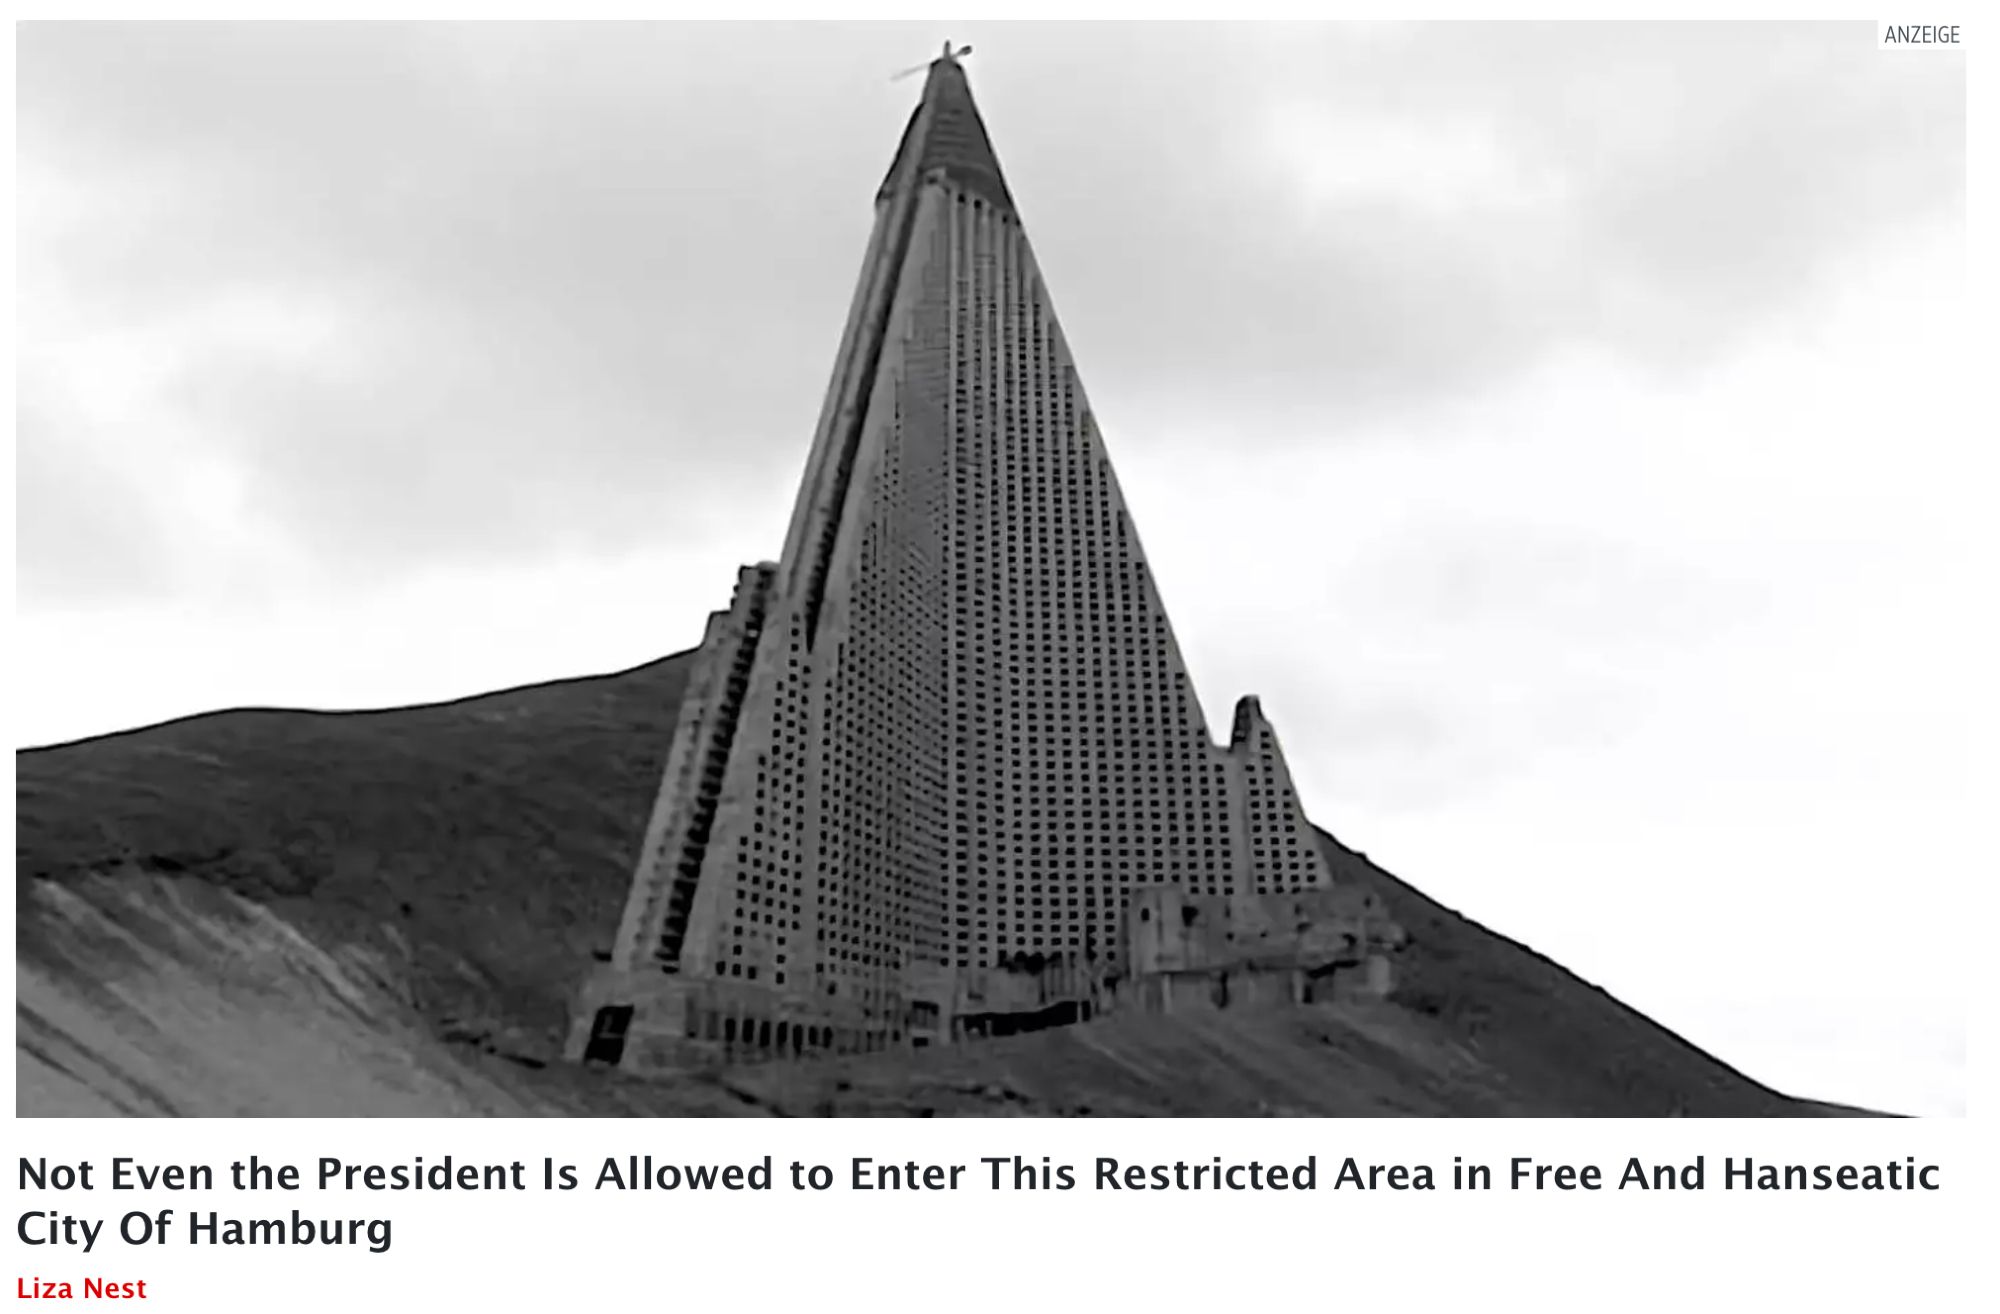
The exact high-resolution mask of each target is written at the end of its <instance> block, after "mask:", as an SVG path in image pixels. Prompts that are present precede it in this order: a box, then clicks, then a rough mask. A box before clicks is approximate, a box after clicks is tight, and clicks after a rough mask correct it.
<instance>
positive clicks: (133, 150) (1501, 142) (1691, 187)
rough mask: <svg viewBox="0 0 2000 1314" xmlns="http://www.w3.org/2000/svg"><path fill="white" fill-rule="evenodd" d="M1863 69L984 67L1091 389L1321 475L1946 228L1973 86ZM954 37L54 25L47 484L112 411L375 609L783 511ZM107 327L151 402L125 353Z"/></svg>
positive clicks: (106, 576)
mask: <svg viewBox="0 0 2000 1314" xmlns="http://www.w3.org/2000/svg"><path fill="white" fill-rule="evenodd" d="M1866 32H1867V27H1866V25H1865V24H1854V25H1826V26H1818V27H1761V26H1760V27H1746V26H1743V25H1721V26H1716V27H1683V26H1679V25H1673V26H1667V27H1661V28H1644V27H1631V26H1618V27H1603V28H1598V27H1590V26H1583V25H1578V26H1569V27H1556V28H1549V27H1516V26H1512V25H1507V26H1501V27H1490V28H1489V27H1482V26H1436V25H1424V26H1420V27H1410V28H1404V27H1396V26H1361V27H1280V28H1276V29H1271V30H1268V31H1267V30H1262V29H1243V28H1233V27H1219V28H1206V29H1193V30H1187V29H1180V28H1177V27H1173V26H1162V27H1140V28H1131V27H1127V26H1119V25H1114V26H1100V25H1082V26H1077V27H1073V26H1070V25H1064V26H1063V27H1062V28H1061V29H1059V30H1057V29H1037V28H1033V27H1011V26H1008V27H1000V28H995V29H990V30H987V31H981V32H974V33H973V34H972V36H971V39H972V40H973V41H974V44H975V45H976V46H977V47H978V48H979V52H980V53H979V55H978V56H977V58H978V59H979V60H983V61H984V62H983V63H977V64H976V65H975V77H976V79H977V80H978V83H979V90H980V94H981V96H982V100H983V102H984V105H985V108H986V112H987V117H988V119H989V121H990V122H991V124H992V125H993V129H994V132H995V135H996V137H997V139H998V145H999V148H1000V151H1001V154H1002V157H1003V160H1005V161H1006V163H1007V164H1008V167H1009V169H1010V173H1011V174H1012V175H1013V179H1014V183H1015V190H1016V191H1017V193H1019V194H1020V195H1021V196H1022V197H1023V203H1024V206H1025V208H1026V210H1027V215H1028V219H1029V223H1030V227H1031V231H1032V232H1033V233H1034V234H1035V235H1036V241H1037V244H1038V250H1039V251H1040V253H1041V255H1042V257H1043V263H1044V265H1045V267H1047V268H1048V269H1049V270H1050V272H1051V281H1052V284H1053V286H1054V288H1055V290H1056V292H1057V294H1058V296H1059V297H1061V298H1063V300H1062V302H1061V304H1062V305H1063V306H1064V307H1065V308H1066V315H1067V316H1068V323H1069V328H1070V330H1071V336H1072V339H1073V340H1076V341H1078V342H1079V343H1080V347H1081V352H1082V358H1083V362H1084V367H1085V375H1086V378H1087V379H1089V380H1092V386H1093V388H1094V390H1095V392H1096V396H1097V399H1098V400H1099V401H1100V403H1103V402H1105V401H1106V399H1110V405H1111V409H1112V410H1113V411H1114V412H1116V413H1117V415H1116V416H1114V418H1121V417H1122V418H1124V419H1126V420H1128V421H1129V426H1130V429H1131V431H1132V433H1133V435H1134V437H1133V439H1132V441H1134V442H1140V441H1145V434H1146V433H1147V431H1148V429H1149V427H1150V426H1149V423H1148V422H1149V420H1151V419H1152V418H1153V417H1156V416H1158V415H1160V414H1162V413H1163V412H1167V411H1170V410H1175V409H1185V408H1189V407H1192V408H1196V409H1198V410H1203V411H1207V412H1210V413H1217V412H1221V411H1223V410H1227V411H1228V412H1229V413H1231V414H1232V415H1234V416H1235V417H1237V419H1238V421H1239V422H1240V423H1244V424H1252V425H1255V426H1256V427H1257V428H1258V429H1260V430H1261V431H1263V432H1266V433H1267V434H1268V435H1269V436H1270V437H1271V438H1272V439H1273V440H1276V439H1278V438H1281V437H1284V436H1286V435H1292V436H1299V435H1305V436H1323V435H1325V434H1328V433H1338V432H1340V431H1341V429H1342V427H1343V426H1345V425H1347V424H1349V423H1351V422H1352V421H1353V420H1354V419H1355V418H1356V416H1357V415H1363V414H1366V415H1379V414H1382V413H1385V412H1386V413H1392V414H1399V413H1409V414H1416V413H1420V412H1422V411H1424V410H1425V409H1426V408H1428V407H1430V406H1433V405H1434V404H1436V403H1437V402H1438V400H1439V399H1445V398H1457V399H1463V398H1466V397H1468V396H1476V395H1477V394H1478V393H1479V392H1480V391H1481V390H1482V389H1485V388H1489V387H1494V386H1498V385H1499V384H1501V383H1502V382H1504V381H1505V380H1507V379H1508V378H1510V377H1513V376H1515V375H1517V374H1518V373H1520V372H1521V371H1524V370H1528V369H1531V368H1533V367H1534V366H1535V364H1536V363H1537V362H1538V361H1541V360H1544V359H1546V358H1547V357H1548V356H1549V355H1550V353H1552V352H1555V351H1557V350H1559V349H1561V348H1563V347H1564V346H1566V345H1571V344H1575V343H1577V342H1589V343H1593V344H1597V345H1600V346H1603V347H1605V348H1608V349H1610V350H1614V351H1617V352H1620V353H1622V354H1625V355H1627V356H1630V357H1632V358H1634V359H1637V360H1641V361H1652V362H1657V363H1662V364H1668V365H1680V364H1685V363H1686V362H1688V361H1690V360H1699V359H1701V358H1703V357H1705V356H1707V355H1711V354H1713V353H1715V352H1718V351H1722V350H1724V349H1725V348H1726V344H1727V342H1728V341H1729V339H1730V338H1731V337H1732V335H1738V334H1741V333H1744V332H1747V331H1749V330H1750V328H1751V326H1753V325H1754V324H1755V323H1756V322H1757V321H1758V320H1759V318H1760V317H1762V316H1768V315H1773V314H1779V313H1782V312H1783V311H1785V310H1786V309H1787V308H1788V307H1791V306H1794V305H1796V304H1797V303H1798V302H1799V300H1800V299H1801V298H1802V297H1805V296H1807V295H1809V294H1810V293H1811V292H1812V290H1813V289H1814V288H1815V287H1816V286H1818V285H1819V283H1820V282H1821V281H1823V279H1824V276H1825V274H1826V271H1827V270H1828V269H1829V268H1831V267H1835V266H1837V264H1838V261H1839V259H1840V257H1841V253H1842V252H1843V250H1844V249H1846V247H1847V245H1848V244H1850V243H1851V242H1852V241H1854V240H1855V239H1856V237H1857V235H1859V234H1864V233H1873V232H1875V231H1877V230H1879V229H1880V228H1881V227H1882V226H1884V225H1893V224H1894V223H1896V222H1899V221H1900V219H1901V218H1902V217H1904V216H1906V215H1908V214H1912V213H1918V212H1922V211H1925V210H1927V209H1930V208H1935V207H1939V206H1946V205H1949V204H1951V203H1952V202H1954V201H1955V199H1956V196H1957V190H1956V189H1957V188H1958V186H1959V175H1958V171H1957V168H1956V161H1957V160H1958V159H1960V158H1961V157H1962V153H1963V144H1964V143H1963V128H1962V113H1961V111H1962V101H1963V83H1962V77H1959V78H1954V77H1939V76H1937V73H1936V70H1935V67H1929V68H1924V69H1918V68H1916V66H1915V65H1916V61H1894V60H1883V59H1881V58H1880V57H1879V56H1877V55H1875V54H1874V52H1873V51H1872V49H1871V48H1870V46H1869V42H1868V40H1867V39H1866V35H1865V34H1866ZM1857 34H1859V35H1857ZM932 44H933V42H932V39H931V37H930V34H929V31H928V29H924V28H900V27H898V28H890V27H867V26H862V27H795V26H788V25H780V26H776V27H769V26H765V25H760V26H758V27H756V28H754V29H749V28H736V27H731V26H728V25H723V26H720V27H705V26H696V25H687V26H680V25H638V26H633V25H597V24H590V25H578V26H574V27H565V26H560V25H558V26H518V25H492V26H487V25H463V26H454V25H435V26H427V27H421V28H412V27H405V26H378V25H367V24H363V25H354V26H351V27H350V26H341V27H338V28H333V27H327V26H324V25H306V26H287V25H276V24H273V25H202V26H200V27H191V28H174V27H165V26H152V25H144V24H134V25H108V26H99V25H93V26H69V25H39V26H31V27H30V28H28V29H26V30H25V31H24V33H23V38H22V41H21V58H20V74H21V76H20V91H19V107H20V125H21V127H20V139H21V152H22V168H21V177H22V184H21V191H22V237H21V249H22V253H23V268H24V271H25V272H24V277H23V305H22V311H21V328H22V336H23V339H24V341H27V342H30V343H34V342H37V341H41V340H44V339H46V338H47V337H48V336H49V335H50V334H51V332H52V325H55V324H58V323H71V324H75V325H79V326H81V330H82V331H81V332H80V333H79V334H78V336H77V349H76V350H75V351H73V352H72V353H70V355H69V357H68V359H67V362H66V368H63V369H53V368H49V366H50V362H49V360H48V359H47V358H46V357H44V356H42V355H39V354H36V353H33V352H30V353H29V354H27V355H26V356H24V359H23V362H22V367H23V370H24V380H25V384H26V386H27V387H28V388H29V389H30V390H32V391H34V392H35V393H36V394H37V395H39V396H40V397H41V398H42V401H41V403H40V405H41V408H42V409H41V411H40V412H39V414H38V416H37V422H36V423H35V424H33V425H32V426H28V427H27V428H26V431H25V432H24V434H23V437H22V442H23V444H24V447H28V448H33V449H35V450H33V451H31V452H29V454H28V458H27V459H29V460H30V461H31V462H33V463H34V464H35V468H36V470H37V471H38V474H37V478H38V480H39V481H40V487H42V488H43V489H44V491H45V492H47V494H48V495H49V496H50V497H51V499H52V502H54V501H60V500H61V499H62V498H64V497H65V496H67V497H71V498H73V499H85V498H88V497H90V496H92V495H93V493H92V492H91V490H92V489H94V488H97V487H99V486H100V485H99V483H98V481H97V479H96V476H95V475H94V474H93V473H92V471H93V464H92V463H93V460H94V459H95V458H93V457H91V456H90V455H89V451H90V440H89V438H88V435H87V433H86V432H85V430H86V427H87V426H86V424H85V423H84V420H83V418H82V416H81V415H79V413H78V412H79V411H81V410H83V409H85V406H86V402H87V399H88V396H89V394H91V393H92V392H95V391H97V390H99V389H102V388H106V387H109V388H113V389H118V388H123V389H127V390H138V391H139V392H140V393H141V394H142V395H141V396H140V398H139V401H140V402H141V403H142V407H143V409H144V410H145V411H146V412H147V413H148V414H150V415H151V416H153V417H154V418H155V421H156V425H157V429H158V434H159V436H157V437H156V438H155V439H154V440H153V441H154V445H155V446H158V445H160V444H162V443H167V442H171V443H172V444H173V446H174V448H175V451H176V452H177V453H178V454H179V455H180V457H183V458H185V459H186V460H188V461H191V462H194V463H196V464H202V463H207V464H209V465H226V466H228V467H230V468H231V469H233V470H234V471H235V472H236V475H235V478H236V479H237V481H238V489H237V496H236V499H235V505H236V506H237V507H238V508H239V509H238V511H237V512H236V513H235V514H237V515H240V516H241V517H242V518H243V520H242V523H241V524H240V525H239V526H238V530H239V531H240V532H241V533H245V534H255V535H263V536H267V537H271V538H278V539H282V540H284V541H285V542H286V543H287V544H288V545H289V546H290V547H291V548H292V549H293V550H294V552H293V555H291V556H289V557H287V558H286V560H287V561H288V562H289V563H290V564H288V566H287V569H293V568H296V567H297V566H298V565H299V564H300V563H309V564H310V566H311V567H312V568H315V569H319V570H324V571H328V572H331V573H332V574H333V575H335V576H336V577H339V578H341V579H344V580H346V581H347V582H349V583H352V584H356V585H365V583H366V581H367V580H369V579H372V578H376V577H378V576H380V575H381V574H382V573H383V572H384V571H393V570H422V569H429V568H437V567H443V566H448V565H463V564H467V563H471V562H478V561H495V562H497V561H506V560H521V561H525V560H532V559H534V558H535V557H536V555H537V554H539V553H542V552H546V551H549V550H552V549H559V548H560V549H575V550H585V551H602V552H607V553H613V552H622V551H628V550H631V549H633V548H635V547H638V546H642V545H647V544H661V543H672V542H676V541H685V540H686V535H687V532H688V520H687V510H686V509H687V506H688V504H689V503H691V502H693V501H695V500H697V499H728V498H731V497H734V496H738V495H747V494H748V493H749V492H750V491H751V490H763V489H765V488H766V487H767V486H768V485H769V484H770V483H771V482H772V481H774V480H775V481H780V482H783V481H789V480H790V479H792V478H794V477H795V476H796V473H797V471H798V469H799V468H800V464H801V461H802V459H803V458H802V453H803V451H804V448H805V445H806V443H807V441H808V438H809V434H810V425H811V423H812V417H813V416H814V415H816V414H817V409H818V394H819V392H820V390H821V389H822V388H823V386H824V381H825V377H826V371H827V369H828V367H829V364H830V360H831V356H832V351H833V340H834V335H835V333H836V331H837V329H836V326H837V325H838V323H839V322H840V320H841V317H842V316H843V314H844V313H845V302H846V299H847V296H848V294H849V290H850V285H851V280H852V278H853V277H854V273H855V270H856V267H857V262H858V259H859V253H860V251H861V247H862V244H863V241H864V238H865V234H866V227H867V223H868V219H869V212H868V204H867V201H868V195H869V188H870V187H871V185H872V183H873V181H874V177H875V175H876V173H877V172H878V171H879V170H880V169H881V168H882V167H883V166H884V164H885V162H886V159H887V157H888V154H889V151H890V148H891V145H892V143H893V141H894V138H895V133H896V131H897V130H898V128H899V126H900V120H901V118H902V117H903V115H904V114H905V113H906V112H907V108H908V103H909V97H910V94H911V86H912V84H896V85H894V86H890V85H889V84H887V83H883V84H881V85H880V86H875V85H874V84H875V81H876V79H878V78H879V77H880V76H881V74H882V72H883V71H884V70H883V69H882V68H878V67H876V66H877V65H882V64H884V63H896V62H901V61H902V59H903V52H904V51H905V49H906V48H908V49H910V50H917V51H921V50H923V49H927V48H929V47H930V46H931V45H932ZM891 52H894V53H893V54H892V53H891ZM1399 164H1400V165H1401V166H1403V167H1399ZM1253 307H1254V309H1252V308H1253ZM1072 312H1073V313H1072ZM125 326H140V332H141V333H151V334H152V335H153V339H154V340H155V341H156V342H159V343H161V344H163V350H164V352H165V355H166V364H165V366H164V367H154V368H150V369H146V368H137V367H135V366H134V363H133V361H132V359H131V357H130V356H129V354H128V355H121V354H120V350H121V344H120V341H119V338H120V334H119V332H118V331H115V330H119V329H122V328H123V327H125ZM126 336H127V337H130V336H131V335H130V334H127V335H126ZM1211 379H1214V380H1226V381H1227V386H1226V387H1224V388H1217V387H1212V386H1210V384H1209V382H1208V380H1211ZM58 485H60V487H59V488H58V487H57V486H58ZM161 533H162V529H161V527H160V526H159V525H157V524H152V525H150V527H149V522H147V521H146V520H145V519H143V518H140V519H137V520H133V521H130V522H128V523H127V525H126V527H125V534H126V536H127V537H131V536H133V535H144V534H153V535H155V536H157V535H159V534H161ZM23 534H24V537H23V571H24V582H25V583H26V584H28V586H29V587H31V588H32V589H34V590H36V591H38V592H42V593H46V592H49V591H51V590H57V589H60V588H61V587H62V581H63V580H64V578H65V572H67V573H68V574H72V575H73V574H75V573H76V570H77V568H76V567H74V566H73V565H64V564H61V563H63V562H73V561H74V559H75V557H76V555H77V554H78V553H79V552H84V553H88V552H89V551H90V549H91V543H93V542H95V541H97V540H95V539H94V538H93V539H89V540H83V541H79V540H78V539H77V538H76V537H75V536H71V537H70V538H67V539H65V538H63V537H62V536H61V533H60V532H59V531H57V530H55V529H53V528H51V527H50V524H49V521H48V519H47V518H46V517H45V518H43V519H41V520H31V521H30V522H29V523H28V524H26V525H25V526H24V529H23ZM104 541H105V543H106V545H107V546H106V549H105V550H106V551H107V552H116V551H120V550H123V549H118V548H117V547H116V546H115V543H116V540H115V539H112V538H107V539H105V540H104ZM128 555H129V554H128ZM84 573H87V574H91V575H93V576H94V577H97V578H99V579H101V580H111V581H116V580H120V579H124V580H128V581H130V582H131V584H132V585H133V586H135V587H136V586H137V585H138V583H139V581H140V580H141V578H142V577H141V576H139V575H137V574H133V573H131V572H126V571H120V570H115V569H95V568H92V569H88V570H86V571H85V572H84ZM205 578H207V576H205V575H204V574H202V573H201V572H199V571H195V572H190V573H188V574H187V575H186V576H184V577H183V578H182V586H183V587H201V584H200V583H199V581H200V580H202V579H205Z"/></svg>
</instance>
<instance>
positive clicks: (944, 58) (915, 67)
mask: <svg viewBox="0 0 2000 1314" xmlns="http://www.w3.org/2000/svg"><path fill="white" fill-rule="evenodd" d="M971 53H972V47H971V46H960V47H959V48H958V49H956V50H953V49H952V48H951V42H949V41H947V42H945V43H944V50H943V51H942V52H940V53H939V55H938V57H937V59H934V60H931V61H930V63H928V64H912V65H910V66H909V67H908V68H906V69H904V70H903V71H902V72H900V73H891V74H890V75H889V81H891V82H900V81H902V80H903V79H904V78H907V77H912V76H914V75H915V74H918V73H921V72H923V71H924V70H925V69H927V68H929V67H930V66H931V64H936V63H939V62H943V63H946V64H956V63H957V62H958V61H959V60H961V59H964V58H965V57H966V56H967V55H969V54H971Z"/></svg>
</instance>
